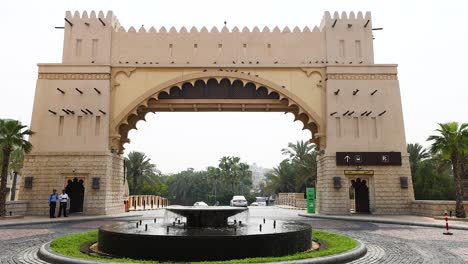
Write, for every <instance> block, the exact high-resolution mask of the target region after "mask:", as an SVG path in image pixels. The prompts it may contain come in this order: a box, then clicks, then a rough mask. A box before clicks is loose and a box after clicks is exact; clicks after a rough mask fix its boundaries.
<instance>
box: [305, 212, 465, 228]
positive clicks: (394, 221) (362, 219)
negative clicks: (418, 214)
mask: <svg viewBox="0 0 468 264" xmlns="http://www.w3.org/2000/svg"><path fill="white" fill-rule="evenodd" d="M298 215H299V216H303V217H308V218H317V219H333V220H346V221H354V222H371V223H380V224H393V225H408V226H422V227H435V228H443V229H444V230H445V224H431V223H420V222H412V221H402V220H393V219H374V218H353V217H348V216H334V215H312V214H305V213H299V214H298ZM449 228H450V229H456V230H468V226H454V225H449Z"/></svg>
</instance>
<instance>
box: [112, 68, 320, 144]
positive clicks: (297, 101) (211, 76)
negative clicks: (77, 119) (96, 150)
mask: <svg viewBox="0 0 468 264" xmlns="http://www.w3.org/2000/svg"><path fill="white" fill-rule="evenodd" d="M213 81H216V82H217V83H218V84H221V82H223V81H224V82H226V81H229V83H231V84H233V83H235V82H237V83H239V82H240V83H242V85H243V86H244V87H246V86H249V87H254V89H255V91H257V92H258V91H265V92H266V93H267V95H268V96H269V97H268V98H269V99H271V100H274V101H276V103H277V104H280V105H282V106H284V108H283V107H281V106H280V107H279V108H277V109H276V111H278V109H280V110H281V111H284V112H290V113H292V114H294V116H295V121H296V120H299V121H301V122H302V123H303V125H304V127H303V129H308V130H310V131H311V133H312V139H311V142H314V143H316V144H317V147H318V148H319V149H320V147H323V146H324V141H320V140H319V137H321V136H322V135H324V134H325V133H324V124H323V120H322V118H321V117H320V116H319V115H318V114H317V113H316V112H315V111H314V110H313V109H311V108H310V107H309V106H308V105H307V104H305V102H303V101H302V100H301V98H298V97H297V96H296V95H294V94H292V92H291V91H290V90H288V89H286V88H285V87H284V86H280V85H278V84H276V83H274V82H271V81H269V80H267V79H264V78H261V77H258V76H255V75H250V74H245V73H239V72H235V71H226V70H224V71H218V70H209V71H204V72H201V73H193V74H188V75H182V76H180V77H178V78H173V79H171V80H168V81H166V82H164V83H161V84H159V85H156V86H154V87H152V88H151V89H149V90H148V91H147V92H145V93H144V94H142V95H141V96H139V97H138V98H136V99H135V100H133V102H132V103H130V104H129V105H128V106H127V107H126V108H125V109H123V110H121V111H120V112H119V114H118V115H117V116H116V117H114V118H113V119H112V120H111V126H110V130H111V131H110V141H111V142H110V146H111V148H112V149H115V150H118V151H119V152H123V150H124V148H123V145H124V144H125V143H130V140H129V138H128V132H129V131H130V130H132V129H136V124H137V122H138V121H140V120H145V115H146V114H147V113H149V112H153V113H154V112H156V111H157V110H154V107H153V106H155V105H157V104H158V103H160V102H162V101H164V100H161V97H162V95H167V94H171V93H176V91H177V89H179V90H182V89H183V86H184V85H186V86H187V85H188V84H190V85H192V86H194V85H195V84H196V83H200V82H203V83H204V84H205V85H207V84H208V83H209V82H213ZM251 99H252V100H250V99H247V104H249V102H252V103H253V102H254V98H251ZM208 100H212V101H213V102H217V103H218V105H220V102H222V101H223V100H224V99H208ZM271 100H270V101H271ZM266 105H267V106H266V108H265V111H269V109H268V104H266ZM242 106H244V105H242ZM177 107H178V105H177V104H174V105H171V108H174V109H177ZM156 108H157V107H156ZM195 109H196V111H198V109H197V108H196V107H195ZM201 110H203V109H201ZM205 111H210V110H205ZM215 111H216V110H215ZM238 111H244V107H242V108H241V109H239V110H238ZM247 111H249V110H247Z"/></svg>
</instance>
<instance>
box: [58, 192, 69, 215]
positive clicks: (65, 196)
mask: <svg viewBox="0 0 468 264" xmlns="http://www.w3.org/2000/svg"><path fill="white" fill-rule="evenodd" d="M68 199H70V198H69V197H68V194H66V193H65V190H62V193H61V194H60V195H59V200H60V208H59V213H58V217H60V216H61V215H62V209H63V216H64V217H67V202H68Z"/></svg>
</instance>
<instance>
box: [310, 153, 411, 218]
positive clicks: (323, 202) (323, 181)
mask: <svg viewBox="0 0 468 264" xmlns="http://www.w3.org/2000/svg"><path fill="white" fill-rule="evenodd" d="M318 166H319V169H318V177H317V209H318V212H320V213H322V214H344V213H349V210H350V209H351V208H350V206H349V203H348V201H349V199H350V198H349V187H350V185H351V184H350V181H351V180H352V179H355V178H357V177H360V178H361V179H365V180H366V181H367V183H368V184H367V185H368V186H369V204H370V211H371V213H374V214H409V213H411V203H412V202H413V201H414V192H413V184H412V181H411V171H410V167H409V160H408V157H407V156H402V166H362V167H361V168H359V169H360V170H373V171H374V174H373V175H345V173H344V171H345V170H357V169H356V167H355V166H336V160H335V156H325V157H321V158H319V164H318ZM335 176H338V177H340V178H341V187H340V188H334V187H333V177H335ZM401 176H406V177H408V188H401V187H400V177H401Z"/></svg>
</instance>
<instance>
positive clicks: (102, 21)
mask: <svg viewBox="0 0 468 264" xmlns="http://www.w3.org/2000/svg"><path fill="white" fill-rule="evenodd" d="M64 20H65V32H64V42H63V59H62V61H63V63H75V64H76V63H78V64H109V63H110V51H111V47H112V42H111V40H112V32H113V31H115V30H117V29H118V28H119V27H120V24H119V21H118V20H117V18H116V17H115V16H114V14H113V13H112V11H108V12H107V13H106V14H105V15H104V12H102V11H99V12H98V13H96V12H95V11H91V12H90V13H89V14H88V12H86V11H84V12H82V13H81V14H80V13H79V12H78V11H76V12H75V13H74V14H73V15H72V13H71V12H70V11H67V12H66V13H65V18H64Z"/></svg>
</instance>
